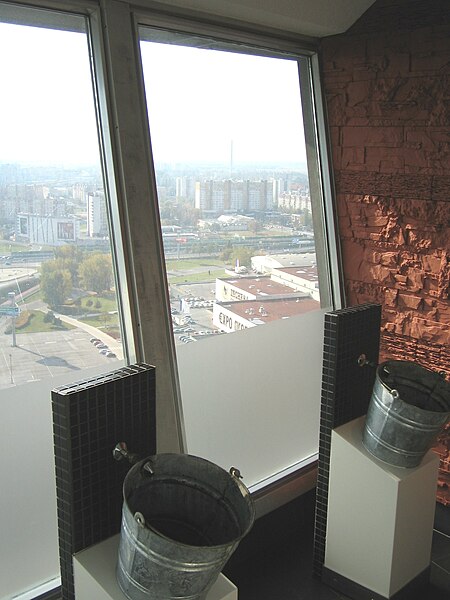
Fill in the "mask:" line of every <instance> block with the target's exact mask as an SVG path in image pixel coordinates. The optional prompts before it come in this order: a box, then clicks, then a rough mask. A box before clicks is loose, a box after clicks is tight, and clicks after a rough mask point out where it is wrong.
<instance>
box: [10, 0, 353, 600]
mask: <svg viewBox="0 0 450 600" xmlns="http://www.w3.org/2000/svg"><path fill="white" fill-rule="evenodd" d="M4 4H9V5H11V6H12V7H14V6H15V5H16V6H22V7H24V8H26V7H29V8H39V9H44V10H45V9H48V10H49V11H57V12H62V13H66V14H70V13H75V14H78V15H84V16H86V18H87V22H88V28H89V34H88V38H89V40H90V44H91V47H90V51H91V61H92V68H93V81H94V83H95V93H96V101H97V107H98V115H97V116H98V123H99V128H100V136H99V137H100V139H101V141H102V142H101V150H102V159H103V168H104V178H105V185H107V186H108V188H109V189H108V194H109V196H110V198H111V205H110V214H111V227H112V231H114V232H115V236H114V239H112V243H113V244H114V252H113V255H114V256H115V257H116V258H115V260H116V262H115V269H116V272H117V277H118V279H119V280H123V279H124V280H125V285H123V287H122V286H120V289H119V290H118V295H119V300H120V302H121V304H122V307H123V315H124V321H125V322H124V323H123V325H125V329H124V331H128V332H131V337H132V339H131V340H129V342H128V344H127V345H126V347H125V348H124V350H125V352H126V355H127V358H128V360H129V361H145V362H148V363H150V364H154V365H155V366H156V369H157V440H158V452H180V451H183V450H184V449H185V436H184V431H183V428H184V425H183V411H182V406H181V399H180V398H181V397H180V387H179V381H178V371H177V363H176V356H175V344H174V339H173V334H172V329H171V323H170V310H169V307H170V302H169V297H168V286H167V277H166V272H165V264H164V252H163V245H162V234H161V227H160V220H159V208H158V202H157V192H156V177H155V172H154V166H153V157H152V150H151V140H150V134H149V124H148V117H147V108H146V100H145V90H144V82H143V73H142V65H141V63H140V51H139V42H140V40H139V35H138V30H139V27H141V26H148V27H158V28H161V29H169V30H173V31H180V30H181V31H185V32H189V34H190V35H198V36H200V37H207V38H217V39H219V40H222V41H223V42H228V43H230V42H231V43H236V44H239V45H241V46H242V48H243V49H245V50H248V48H249V47H252V46H253V47H258V48H260V49H265V51H267V52H268V53H269V54H270V55H272V56H273V55H276V54H278V55H282V54H289V55H291V56H292V55H302V56H306V57H308V60H309V66H308V73H307V74H306V73H305V72H303V73H300V82H301V88H302V102H303V109H304V123H305V136H306V141H307V158H308V170H309V177H310V185H311V195H314V197H315V198H316V202H315V208H316V210H315V213H316V217H315V223H314V227H315V231H317V232H318V238H317V239H318V242H319V244H322V243H323V245H324V254H323V256H322V257H321V258H320V259H319V256H318V262H319V272H320V271H322V273H325V276H326V278H327V280H328V281H329V283H330V287H329V298H330V301H331V302H330V303H331V305H332V306H333V307H334V308H340V307H342V306H343V305H344V292H343V284H342V268H341V256H340V249H339V243H338V235H337V226H336V223H337V218H336V214H335V208H334V200H333V199H334V189H333V183H332V171H331V161H330V159H329V148H330V145H329V136H328V131H327V125H326V115H325V110H324V100H323V95H322V91H321V83H320V67H319V60H318V55H317V52H318V40H316V39H314V38H308V37H302V36H298V35H296V34H295V35H294V34H290V33H285V32H282V31H279V30H275V29H274V30H271V29H270V28H266V27H262V26H254V25H251V24H248V23H242V22H240V21H235V20H233V19H223V18H222V17H220V18H219V17H214V16H213V15H206V14H204V13H198V12H196V11H192V10H185V9H181V8H177V7H171V6H167V5H162V4H160V3H153V2H151V1H149V2H145V1H144V0H137V1H136V3H135V4H133V5H132V4H128V3H126V2H122V1H120V0H69V1H63V0H21V1H20V2H16V1H14V0H9V1H8V2H5V3H4ZM119 36H120V41H121V44H120V48H119V47H118V44H117V40H118V39H119ZM303 90H305V91H306V90H308V93H307V94H306V95H305V93H304V91H303ZM313 190H314V191H313ZM142 198H146V202H145V203H144V202H142V200H141V199H142ZM116 236H117V238H116ZM319 244H318V245H319ZM318 400H319V399H318ZM316 474H317V466H316V464H315V463H313V464H310V465H308V466H305V467H303V468H300V469H298V470H294V471H293V472H289V473H287V474H285V476H284V477H283V476H282V477H281V478H278V479H277V480H274V481H271V482H269V483H268V484H267V485H265V487H262V488H261V489H258V491H256V492H255V493H254V498H255V502H256V509H257V516H262V515H264V514H266V513H268V512H270V511H272V510H275V509H276V508H278V507H280V506H282V505H283V504H285V503H287V502H289V501H291V500H293V499H294V498H296V497H298V496H299V495H301V494H303V493H306V492H307V491H309V490H311V489H312V488H314V486H315V483H316ZM42 597H50V596H47V595H44V596H42Z"/></svg>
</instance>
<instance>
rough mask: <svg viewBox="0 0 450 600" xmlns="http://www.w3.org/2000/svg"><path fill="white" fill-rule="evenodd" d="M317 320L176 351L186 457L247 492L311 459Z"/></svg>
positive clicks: (316, 408) (315, 316)
mask: <svg viewBox="0 0 450 600" xmlns="http://www.w3.org/2000/svg"><path fill="white" fill-rule="evenodd" d="M323 315H324V311H321V310H318V311H314V312H311V313H308V314H306V315H303V316H302V317H298V318H296V319H289V320H285V321H278V322H277V323H273V324H272V325H271V326H270V327H265V326H263V327H255V328H253V329H248V330H246V331H242V332H240V333H239V335H226V336H221V337H220V339H217V338H214V339H208V340H204V341H202V343H199V344H189V345H188V346H184V347H179V348H178V351H177V355H178V368H179V375H180V383H181V389H182V401H183V410H184V419H185V426H186V436H187V447H188V451H189V452H190V453H191V454H196V455H200V456H204V457H206V458H208V459H209V460H212V461H213V462H216V463H217V464H220V465H221V466H223V467H224V468H226V469H228V468H229V467H230V466H236V467H238V468H239V469H240V470H241V472H242V474H243V476H244V481H245V483H246V485H250V486H251V485H253V484H255V483H258V482H260V481H262V480H264V479H266V478H267V477H270V476H272V475H273V474H274V473H279V472H280V471H283V470H284V469H286V468H288V467H290V466H292V465H295V464H297V463H298V462H299V461H301V460H302V459H305V458H307V457H310V456H311V455H313V454H315V453H316V452H317V450H318V434H319V413H320V389H321V374H322V346H323ZM199 365H202V368H201V369H199Z"/></svg>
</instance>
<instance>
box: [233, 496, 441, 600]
mask: <svg viewBox="0 0 450 600" xmlns="http://www.w3.org/2000/svg"><path fill="white" fill-rule="evenodd" d="M312 500H313V498H310V499H309V500H307V501H306V503H305V502H303V501H301V502H300V506H298V505H297V506H296V505H295V504H293V503H291V504H292V506H290V507H289V506H287V507H286V508H284V511H283V512H284V513H285V514H284V515H282V516H281V520H280V521H279V522H278V523H277V520H276V519H275V518H273V517H272V516H269V517H264V518H263V519H262V520H260V521H258V522H257V523H256V524H255V527H254V530H255V531H254V533H253V535H254V539H253V540H250V541H249V542H247V543H246V540H243V542H242V543H241V544H243V545H244V547H243V548H242V549H241V548H239V549H238V550H237V556H236V555H235V556H233V557H232V558H231V560H230V562H229V563H228V566H227V568H226V569H225V574H226V575H227V576H228V577H229V578H230V579H231V580H232V581H233V582H234V583H235V584H236V585H237V586H238V589H239V600H347V597H346V596H344V595H342V594H340V593H337V592H335V591H334V590H332V589H331V588H329V587H328V586H326V585H324V584H323V583H321V581H319V580H317V579H314V578H313V576H312V547H313V535H314V531H313V530H314V527H313V510H312V506H311V501H312ZM286 521H287V522H288V523H289V524H290V528H289V529H288V531H289V532H290V534H288V535H285V534H282V533H281V532H282V531H286V528H285V525H286ZM250 535H252V534H250ZM267 536H269V537H272V538H273V541H274V543H273V545H271V544H267V543H265V542H264V539H265V538H267ZM250 547H251V548H250ZM239 554H240V555H241V556H239ZM449 598H450V538H449V537H448V536H445V535H442V534H438V533H435V534H434V539H433V552H432V566H431V583H430V586H429V589H428V590H427V592H426V595H424V594H422V595H421V596H420V600H448V599H449Z"/></svg>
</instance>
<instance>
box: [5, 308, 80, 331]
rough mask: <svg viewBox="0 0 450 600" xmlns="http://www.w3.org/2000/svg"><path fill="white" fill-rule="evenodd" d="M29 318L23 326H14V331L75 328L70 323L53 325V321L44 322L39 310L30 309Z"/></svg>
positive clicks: (42, 314) (43, 315)
mask: <svg viewBox="0 0 450 600" xmlns="http://www.w3.org/2000/svg"><path fill="white" fill-rule="evenodd" d="M29 312H30V317H31V318H30V319H29V321H28V323H27V325H25V326H24V327H21V328H20V329H19V328H17V327H16V333H17V334H19V333H42V332H46V331H48V332H50V331H67V330H69V329H75V328H74V327H73V326H72V325H69V324H68V323H64V322H61V326H57V325H54V324H53V323H45V322H44V317H45V314H44V313H43V312H41V311H40V310H31V311H29ZM19 319H20V317H19V318H18V319H17V322H16V323H17V325H18V324H19V323H20V321H19Z"/></svg>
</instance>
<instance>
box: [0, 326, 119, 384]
mask: <svg viewBox="0 0 450 600" xmlns="http://www.w3.org/2000/svg"><path fill="white" fill-rule="evenodd" d="M4 323H5V319H2V321H1V325H2V327H1V333H0V389H1V388H7V387H11V386H12V385H20V384H22V383H28V382H31V381H38V380H41V379H46V378H49V377H56V376H58V375H61V374H64V373H73V372H74V371H79V372H80V379H82V378H83V371H84V369H87V368H90V367H95V366H100V365H101V366H103V365H104V367H105V371H108V370H112V369H114V368H117V366H118V364H121V362H122V361H119V360H118V359H117V358H109V357H107V356H105V355H103V354H100V352H99V350H98V349H97V348H96V347H95V346H94V345H93V344H92V343H91V342H90V341H89V340H90V338H91V337H92V335H91V334H89V333H88V332H86V331H83V330H82V329H70V330H66V331H54V332H51V333H48V332H46V333H20V334H17V335H16V343H17V345H16V347H13V346H12V336H11V335H6V334H5V333H3V330H4Z"/></svg>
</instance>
